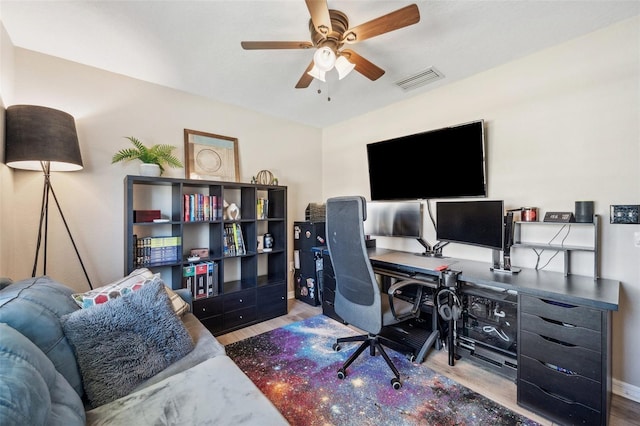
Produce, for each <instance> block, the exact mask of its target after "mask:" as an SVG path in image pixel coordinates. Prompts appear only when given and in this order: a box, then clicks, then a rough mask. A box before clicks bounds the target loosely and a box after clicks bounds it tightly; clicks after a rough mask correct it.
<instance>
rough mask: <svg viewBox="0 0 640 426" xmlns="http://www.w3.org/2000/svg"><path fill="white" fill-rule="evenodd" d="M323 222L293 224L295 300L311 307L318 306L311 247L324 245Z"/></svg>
mask: <svg viewBox="0 0 640 426" xmlns="http://www.w3.org/2000/svg"><path fill="white" fill-rule="evenodd" d="M324 225H325V223H324V222H294V224H293V258H294V264H295V276H294V284H293V285H294V290H295V296H296V299H298V300H301V301H303V302H305V303H308V304H309V305H312V306H318V305H319V304H320V294H319V289H318V280H317V274H316V254H315V253H314V252H313V250H312V249H313V247H315V246H322V245H325V230H324Z"/></svg>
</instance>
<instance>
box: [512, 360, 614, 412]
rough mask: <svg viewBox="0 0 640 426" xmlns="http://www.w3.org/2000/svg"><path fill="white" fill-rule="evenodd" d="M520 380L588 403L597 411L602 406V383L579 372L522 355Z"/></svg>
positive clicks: (587, 404) (570, 398)
mask: <svg viewBox="0 0 640 426" xmlns="http://www.w3.org/2000/svg"><path fill="white" fill-rule="evenodd" d="M518 380H524V381H527V382H529V383H532V384H535V385H537V386H539V387H540V388H542V389H544V390H546V391H547V392H548V393H550V394H553V395H559V396H560V397H561V398H563V399H566V400H570V401H575V402H577V403H580V404H582V405H586V406H587V407H589V408H592V409H594V410H596V411H600V410H601V408H602V399H601V396H602V384H601V383H599V382H596V381H595V380H591V379H589V378H587V377H582V376H580V375H578V374H566V373H563V372H562V371H558V369H556V368H553V367H552V366H549V365H545V364H543V363H542V362H540V361H538V360H535V359H533V358H529V357H528V356H524V355H522V356H520V360H519V362H518Z"/></svg>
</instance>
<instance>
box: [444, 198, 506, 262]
mask: <svg viewBox="0 0 640 426" xmlns="http://www.w3.org/2000/svg"><path fill="white" fill-rule="evenodd" d="M503 237H504V201H503V200H477V201H439V202H437V203H436V238H437V239H438V240H439V241H442V242H449V243H461V244H469V245H474V246H480V247H486V248H490V249H494V250H502V247H503V245H502V241H503Z"/></svg>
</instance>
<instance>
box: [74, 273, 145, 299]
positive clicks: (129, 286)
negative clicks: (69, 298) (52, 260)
mask: <svg viewBox="0 0 640 426" xmlns="http://www.w3.org/2000/svg"><path fill="white" fill-rule="evenodd" d="M153 276H154V274H153V272H151V271H150V270H149V269H147V268H140V269H136V270H135V271H133V272H132V273H130V274H129V275H127V276H126V277H124V278H121V279H119V280H117V281H114V282H112V283H109V284H106V285H104V286H102V287H98V288H94V289H93V290H89V291H87V292H84V293H75V294H74V295H73V300H75V301H76V303H77V304H78V306H80V307H81V308H90V307H91V306H95V305H99V304H102V303H105V302H108V301H109V300H113V299H116V298H118V297H120V296H124V295H125V294H129V293H131V292H133V291H136V290H140V289H141V288H142V285H143V283H144V282H145V281H146V280H148V279H150V278H153Z"/></svg>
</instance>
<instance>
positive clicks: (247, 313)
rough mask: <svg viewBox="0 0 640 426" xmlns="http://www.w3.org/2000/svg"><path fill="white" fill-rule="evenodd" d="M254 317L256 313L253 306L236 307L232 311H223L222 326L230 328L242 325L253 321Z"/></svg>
mask: <svg viewBox="0 0 640 426" xmlns="http://www.w3.org/2000/svg"><path fill="white" fill-rule="evenodd" d="M256 318H257V315H256V307H255V306H250V307H247V308H242V309H238V310H235V311H232V312H225V314H224V315H223V323H224V328H225V329H232V328H236V327H239V326H243V325H245V324H248V323H250V322H253V321H255V320H256Z"/></svg>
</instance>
